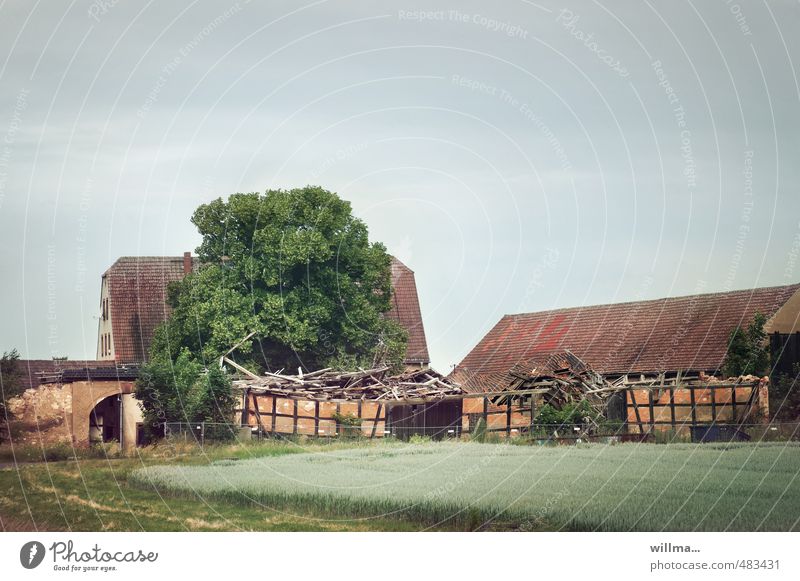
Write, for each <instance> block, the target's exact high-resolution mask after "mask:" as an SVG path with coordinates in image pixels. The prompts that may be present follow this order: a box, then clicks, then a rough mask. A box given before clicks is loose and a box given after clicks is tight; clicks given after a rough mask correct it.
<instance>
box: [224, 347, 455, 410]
mask: <svg viewBox="0 0 800 581" xmlns="http://www.w3.org/2000/svg"><path fill="white" fill-rule="evenodd" d="M224 361H225V362H226V363H228V364H229V365H231V366H232V367H234V368H235V369H237V370H238V371H239V372H241V373H242V374H243V375H246V376H247V377H248V379H241V380H235V381H234V382H233V385H234V387H237V388H239V389H247V390H249V391H250V392H251V393H257V394H266V395H279V396H284V397H291V398H301V399H308V400H320V401H325V400H372V401H377V400H389V401H391V400H395V401H401V400H413V399H424V400H436V399H441V398H443V397H445V396H450V395H460V394H461V393H462V390H461V387H459V386H458V385H457V384H455V383H453V382H452V381H450V380H449V379H447V378H446V377H444V376H443V375H441V374H439V373H437V372H436V371H433V370H432V369H419V370H414V371H407V372H405V373H402V374H400V375H389V368H388V367H385V366H384V367H376V368H374V369H359V370H358V371H348V372H342V371H336V370H333V369H331V368H328V369H320V370H318V371H313V372H311V373H302V371H301V370H298V373H297V375H287V374H283V373H264V374H263V375H256V374H254V373H251V372H250V371H248V370H247V369H245V368H244V367H242V366H240V365H238V364H236V363H235V362H233V361H232V360H230V359H228V358H227V357H226V358H224Z"/></svg>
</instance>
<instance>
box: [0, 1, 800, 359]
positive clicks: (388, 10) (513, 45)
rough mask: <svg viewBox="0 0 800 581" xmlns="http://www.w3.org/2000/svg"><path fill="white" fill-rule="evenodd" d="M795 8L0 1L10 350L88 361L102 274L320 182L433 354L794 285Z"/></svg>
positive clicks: (3, 234)
mask: <svg viewBox="0 0 800 581" xmlns="http://www.w3.org/2000/svg"><path fill="white" fill-rule="evenodd" d="M797 30H800V5H798V3H797V2H788V1H780V0H776V1H770V2H765V1H762V2H756V1H747V2H745V1H740V2H735V1H728V0H715V1H707V2H699V1H696V0H695V1H694V2H687V1H682V0H677V1H676V0H658V1H656V0H644V1H638V0H637V1H633V0H628V1H619V2H613V3H612V2H607V1H606V2H592V1H586V0H581V1H563V2H547V1H542V2H538V1H537V2H530V1H527V0H507V1H504V2H497V3H489V2H464V1H459V2H455V1H453V2H433V1H418V2H368V3H367V2H361V3H357V2H344V1H335V0H330V1H325V0H318V1H314V2H309V3H306V2H296V1H295V2H289V1H270V2H264V3H258V2H248V1H245V0H240V1H239V2H233V3H230V2H225V1H221V2H220V1H218V2H206V1H199V0H198V1H195V2H169V3H166V2H155V1H150V2H123V1H115V0H94V1H91V2H90V1H85V0H75V1H72V2H63V3H62V2H42V1H35V2H34V1H30V0H25V1H21V0H5V1H2V0H0V273H2V281H0V305H2V307H1V308H2V310H0V317H1V318H0V351H4V350H7V349H10V348H17V349H18V350H19V352H20V353H21V355H22V356H23V357H25V358H49V357H52V356H64V355H66V356H68V357H69V358H71V359H81V358H90V359H91V358H94V356H95V352H96V336H97V317H98V315H99V295H100V276H101V274H102V273H103V272H104V271H105V270H106V269H107V268H108V267H109V266H110V265H111V264H112V263H113V262H114V260H116V258H118V257H119V256H129V255H174V256H177V255H180V254H182V253H183V252H184V251H186V250H193V249H194V248H196V247H197V245H198V244H199V241H200V240H199V236H198V234H197V232H196V230H195V229H194V226H193V225H192V224H191V222H190V216H191V214H192V212H193V211H194V209H195V208H196V207H197V206H198V205H200V204H202V203H205V202H208V201H210V200H212V199H215V198H218V197H225V196H227V195H229V194H231V193H234V192H250V191H261V192H263V191H265V190H267V189H276V188H294V187H302V186H304V185H307V184H314V185H320V186H322V187H324V188H326V189H329V190H331V191H335V192H337V193H338V194H339V195H340V196H341V197H343V198H345V199H347V200H349V201H350V202H351V203H352V206H353V211H354V213H355V214H356V215H357V216H358V217H360V218H361V219H363V220H364V221H365V222H366V223H367V225H368V227H369V230H370V236H371V238H372V239H373V240H377V241H381V242H383V243H384V244H385V245H386V246H387V248H388V250H389V251H390V252H391V253H393V254H394V255H396V256H397V257H398V258H400V259H401V260H402V261H403V262H405V263H406V264H407V265H408V266H409V267H410V268H411V269H413V270H414V271H415V273H416V279H417V286H418V290H419V295H420V303H421V309H422V314H423V318H424V323H425V329H426V333H427V337H428V343H429V349H430V353H431V357H432V363H433V366H434V367H436V368H437V369H439V370H440V371H443V372H447V371H449V370H450V368H451V366H452V365H453V364H455V363H458V362H459V361H460V360H461V359H462V358H463V357H464V356H465V355H466V354H467V353H468V352H469V350H470V349H471V348H472V347H473V346H474V345H475V344H476V343H477V342H478V341H479V340H480V339H481V338H482V337H483V335H484V334H485V333H486V332H487V331H488V330H489V329H491V327H492V326H494V324H495V323H496V322H497V321H498V320H499V319H500V317H502V316H503V315H505V314H509V313H518V312H530V311H540V310H548V309H553V308H559V307H570V306H580V305H592V304H603V303H613V302H622V301H630V300H642V299H650V298H659V297H664V296H678V295H687V294H695V293H700V292H716V291H726V290H734V289H743V288H753V287H758V286H772V285H782V284H790V283H794V282H798V281H800V271H798V255H799V254H800V193H799V192H798V185H799V184H800V164H798V159H799V158H798V153H800V151H798V140H800V108H799V107H798V105H800V88H799V85H798V71H797V68H798V66H799V65H798V57H799V56H800V39H799V38H798V37H797V34H796V31H797Z"/></svg>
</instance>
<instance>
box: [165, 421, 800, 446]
mask: <svg viewBox="0 0 800 581" xmlns="http://www.w3.org/2000/svg"><path fill="white" fill-rule="evenodd" d="M164 435H165V437H167V438H169V439H173V440H174V439H178V440H183V441H189V442H196V443H197V444H199V445H201V446H202V445H205V444H207V443H208V444H210V443H222V442H232V441H250V440H260V439H289V438H292V437H297V436H305V437H315V438H319V439H327V440H330V439H351V438H363V439H370V438H375V437H380V438H397V439H402V440H408V439H410V438H412V437H414V436H415V435H416V436H422V437H430V438H433V439H470V440H477V441H487V440H488V441H493V440H502V439H509V438H510V439H521V440H530V441H535V442H537V443H561V444H570V443H581V442H606V443H613V442H652V443H674V442H731V441H756V442H758V441H800V422H773V423H768V424H763V423H760V424H758V423H752V424H720V423H718V424H696V425H690V424H675V425H672V426H659V429H654V430H651V431H649V432H646V433H644V434H642V433H638V432H636V431H633V430H631V429H630V428H629V426H627V425H625V424H622V425H620V426H613V427H602V426H601V428H599V429H598V428H597V427H596V426H590V425H583V424H531V425H529V426H525V427H522V428H513V429H511V430H508V429H507V428H505V427H503V428H491V427H487V426H485V425H484V426H480V425H476V426H472V427H471V428H469V429H462V427H461V426H460V425H454V424H450V425H443V426H430V425H427V426H425V428H424V430H413V429H412V430H408V429H407V428H392V427H389V428H388V429H386V430H383V431H382V433H380V434H375V433H372V434H371V435H370V433H365V432H364V431H362V430H361V427H360V426H357V425H355V426H354V425H352V424H337V425H336V430H335V431H331V432H330V433H328V434H324V435H322V434H320V435H317V436H314V435H313V434H304V433H303V432H302V430H299V431H298V429H297V426H295V429H294V430H292V431H290V432H270V431H266V430H262V429H259V428H258V427H256V426H251V425H240V424H235V423H229V424H226V423H217V422H167V423H165V424H164Z"/></svg>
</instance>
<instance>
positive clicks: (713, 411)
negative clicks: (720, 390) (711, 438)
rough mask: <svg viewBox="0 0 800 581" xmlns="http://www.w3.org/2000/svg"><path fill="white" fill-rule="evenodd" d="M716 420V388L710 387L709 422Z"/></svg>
mask: <svg viewBox="0 0 800 581" xmlns="http://www.w3.org/2000/svg"><path fill="white" fill-rule="evenodd" d="M716 421H717V390H716V389H714V388H713V387H712V388H711V423H712V424H713V423H716Z"/></svg>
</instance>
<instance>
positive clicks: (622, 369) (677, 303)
mask: <svg viewBox="0 0 800 581" xmlns="http://www.w3.org/2000/svg"><path fill="white" fill-rule="evenodd" d="M756 313H761V314H763V315H765V316H766V317H767V323H766V325H765V329H766V331H767V332H768V333H769V335H770V338H771V340H772V341H771V342H772V344H773V345H775V344H784V343H786V341H788V340H789V339H790V338H793V337H796V336H797V333H798V331H800V284H793V285H787V286H777V287H768V288H757V289H751V290H740V291H732V292H724V293H708V294H700V295H693V296H685V297H671V298H663V299H656V300H649V301H638V302H628V303H617V304H609V305H597V306H587V307H572V308H565V309H556V310H552V311H541V312H536V313H523V314H517V315H506V316H505V317H503V318H502V319H500V321H499V322H498V323H497V324H496V325H495V326H494V328H493V329H492V330H491V331H489V333H488V334H487V335H486V336H485V337H484V338H483V339H481V340H480V341H479V342H478V344H477V345H476V346H475V347H474V348H473V349H472V351H470V353H469V354H468V355H467V356H466V357H465V358H464V360H463V361H462V362H461V363H460V364H459V365H457V366H456V369H455V371H454V377H455V379H456V380H458V381H459V382H461V383H462V384H464V386H465V387H466V388H467V389H468V390H470V391H473V392H483V391H493V390H496V389H498V388H500V387H501V386H503V385H507V383H508V382H509V381H510V379H511V375H512V374H513V373H514V371H515V369H516V370H520V369H525V370H528V371H530V370H531V369H536V368H542V367H544V366H546V365H547V364H548V360H549V358H550V357H552V356H558V354H559V353H563V352H564V350H569V351H571V352H572V353H574V354H575V355H577V356H578V357H580V358H581V359H582V360H583V361H584V362H586V363H588V364H589V365H591V366H592V368H593V369H594V370H596V371H597V372H599V373H601V374H603V375H606V376H610V377H614V376H621V375H626V374H632V375H641V374H645V375H652V374H660V373H666V374H675V373H677V372H682V373H684V374H687V373H689V374H690V373H695V374H699V373H701V372H702V373H705V374H708V375H718V374H719V373H720V371H721V368H722V365H723V362H724V360H725V355H726V353H727V351H728V340H729V337H730V333H731V331H732V330H733V329H736V328H738V327H746V326H747V325H748V324H749V323H750V322H751V321H752V320H753V316H754V315H755V314H756ZM789 355H790V354H789V353H788V351H787V352H784V351H777V352H775V353H773V363H775V360H776V359H779V358H780V359H779V364H780V365H783V366H788V367H790V366H791V364H792V363H793V362H792V361H788V360H787V361H784V360H783V359H785V358H786V357H789Z"/></svg>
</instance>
